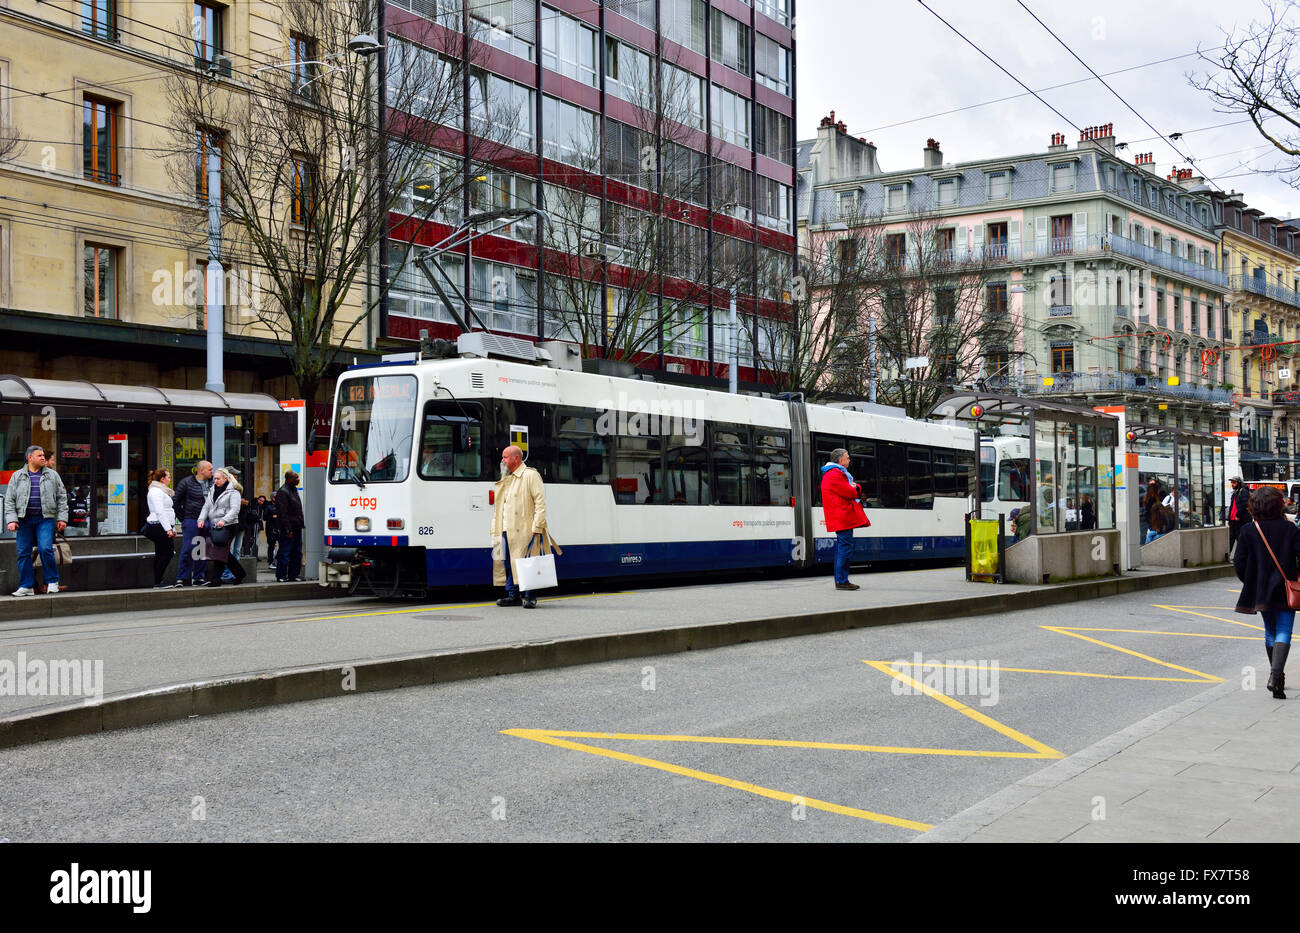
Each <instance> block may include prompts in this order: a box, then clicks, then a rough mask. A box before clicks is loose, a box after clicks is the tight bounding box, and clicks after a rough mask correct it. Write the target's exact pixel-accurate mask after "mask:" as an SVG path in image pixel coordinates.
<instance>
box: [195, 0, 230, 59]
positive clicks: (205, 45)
mask: <svg viewBox="0 0 1300 933" xmlns="http://www.w3.org/2000/svg"><path fill="white" fill-rule="evenodd" d="M225 12H226V10H225V8H224V7H219V6H216V5H215V4H212V3H196V4H194V19H193V21H192V29H193V33H194V64H195V65H196V66H198V67H200V68H202V67H204V66H205V65H208V64H211V63H212V62H215V61H216V60H217V56H218V55H220V54H221V52H222V50H223V48H224V45H225V43H224V39H225V37H224V36H223V35H222V28H221V25H222V24H221V19H222V16H223V15H224V14H225Z"/></svg>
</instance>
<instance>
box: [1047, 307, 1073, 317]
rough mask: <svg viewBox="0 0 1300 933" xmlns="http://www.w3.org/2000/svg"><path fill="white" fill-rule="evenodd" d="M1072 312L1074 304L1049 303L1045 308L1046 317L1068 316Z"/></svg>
mask: <svg viewBox="0 0 1300 933" xmlns="http://www.w3.org/2000/svg"><path fill="white" fill-rule="evenodd" d="M1072 314H1074V305H1051V306H1049V307H1048V309H1047V316H1048V317H1069V316H1070V315H1072Z"/></svg>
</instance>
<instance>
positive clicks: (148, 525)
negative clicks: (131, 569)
mask: <svg viewBox="0 0 1300 933" xmlns="http://www.w3.org/2000/svg"><path fill="white" fill-rule="evenodd" d="M171 482H172V477H171V474H170V473H168V472H167V471H166V470H154V471H153V472H152V473H150V474H149V492H148V494H147V495H146V499H147V500H148V502H149V518H148V520H147V521H146V522H145V525H144V534H145V537H146V538H148V539H149V540H150V541H152V542H153V588H154V589H155V590H162V589H167V588H169V587H171V586H180V585H181V583H180V581H179V580H177V581H176V582H175V583H174V584H173V583H164V582H163V577H164V576H165V575H166V573H167V566H168V565H169V564H170V563H171V562H172V556H173V555H174V554H175V553H176V512H175V510H174V509H173V508H172V497H173V496H175V495H176V493H174V492H173V491H172V488H171Z"/></svg>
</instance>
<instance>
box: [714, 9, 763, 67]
mask: <svg viewBox="0 0 1300 933" xmlns="http://www.w3.org/2000/svg"><path fill="white" fill-rule="evenodd" d="M711 36H712V41H713V49H712V54H711V55H710V56H709V57H710V58H712V59H713V60H714V61H715V62H721V63H722V64H724V65H726V66H727V67H728V68H730V69H731V70H732V71H738V72H740V73H741V74H743V75H746V76H748V75H749V74H750V73H751V72H752V71H753V69H752V68H751V63H750V60H749V45H750V43H749V27H748V26H746V25H745V24H744V23H741V22H739V21H737V20H734V19H732V18H731V17H730V16H728V15H727V14H726V13H723V12H722V11H721V10H719V9H717V8H716V7H715V8H714V9H713V29H712V30H711Z"/></svg>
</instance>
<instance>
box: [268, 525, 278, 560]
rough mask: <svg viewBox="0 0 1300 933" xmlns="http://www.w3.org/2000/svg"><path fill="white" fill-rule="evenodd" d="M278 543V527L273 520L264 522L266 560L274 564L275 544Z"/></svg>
mask: <svg viewBox="0 0 1300 933" xmlns="http://www.w3.org/2000/svg"><path fill="white" fill-rule="evenodd" d="M279 543H280V529H279V528H278V527H277V526H276V524H275V522H267V523H266V562H267V563H268V564H270V565H271V566H272V567H274V566H275V552H276V545H277V544H279Z"/></svg>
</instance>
